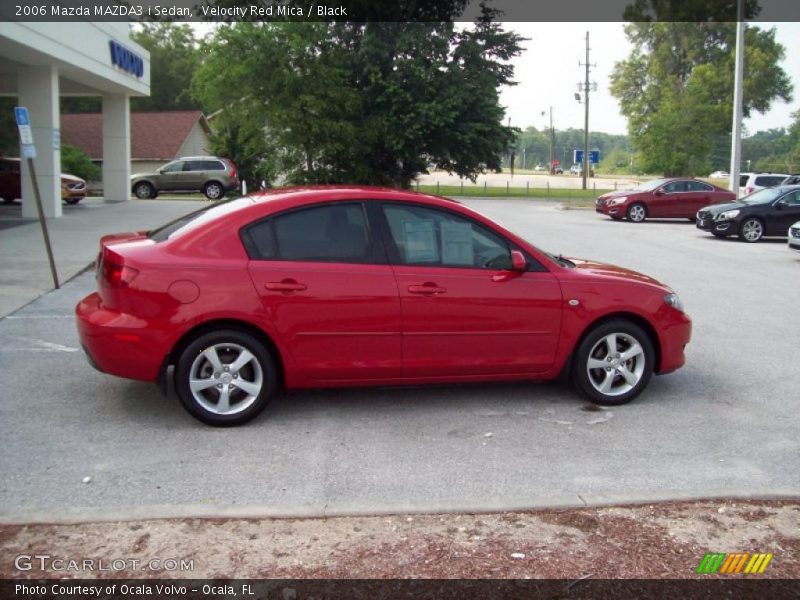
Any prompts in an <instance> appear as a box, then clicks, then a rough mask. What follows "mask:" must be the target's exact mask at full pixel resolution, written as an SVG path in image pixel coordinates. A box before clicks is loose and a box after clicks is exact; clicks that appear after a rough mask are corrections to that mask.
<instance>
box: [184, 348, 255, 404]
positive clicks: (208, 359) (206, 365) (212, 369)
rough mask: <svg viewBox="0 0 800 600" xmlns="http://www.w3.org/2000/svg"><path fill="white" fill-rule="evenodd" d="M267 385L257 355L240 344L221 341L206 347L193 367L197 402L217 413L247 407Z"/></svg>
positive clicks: (192, 383) (191, 380) (191, 376)
mask: <svg viewBox="0 0 800 600" xmlns="http://www.w3.org/2000/svg"><path fill="white" fill-rule="evenodd" d="M263 385H264V373H263V370H262V368H261V365H260V364H259V361H258V359H257V358H256V356H255V355H254V354H253V353H252V352H250V351H249V350H248V349H247V348H245V347H244V346H240V345H239V344H229V343H219V344H214V345H212V346H209V347H208V348H206V349H204V350H203V351H202V352H201V353H200V354H198V355H197V357H196V358H195V359H194V361H193V362H192V365H191V367H190V369H189V389H190V391H191V394H192V397H193V398H194V400H195V402H197V403H198V404H199V405H200V406H202V407H203V408H204V409H205V410H207V411H208V412H210V413H213V414H216V415H235V414H238V413H241V412H243V411H245V410H247V409H248V408H249V407H250V406H251V405H252V404H253V403H254V402H255V401H256V399H257V398H258V395H259V394H260V393H261V388H262V386H263Z"/></svg>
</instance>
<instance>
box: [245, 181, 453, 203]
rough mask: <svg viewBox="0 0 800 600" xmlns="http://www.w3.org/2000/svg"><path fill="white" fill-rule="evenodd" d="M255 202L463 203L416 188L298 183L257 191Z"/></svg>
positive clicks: (251, 196) (254, 197) (253, 197)
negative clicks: (387, 201) (392, 201)
mask: <svg viewBox="0 0 800 600" xmlns="http://www.w3.org/2000/svg"><path fill="white" fill-rule="evenodd" d="M249 197H250V198H252V199H253V200H254V201H255V202H274V201H278V200H289V199H296V200H297V201H298V203H302V204H305V203H308V202H325V201H331V202H335V201H338V200H345V199H348V198H350V199H353V200H393V199H394V200H406V199H409V197H411V198H413V199H415V200H430V201H433V202H441V201H444V202H447V203H451V204H461V203H460V202H458V201H457V200H453V199H452V198H445V197H444V196H435V195H433V194H423V193H420V192H415V191H414V190H403V189H399V188H391V187H381V186H370V185H346V184H336V185H334V184H331V185H298V186H293V187H285V188H279V189H274V190H266V191H263V192H255V193H253V194H250V196H249Z"/></svg>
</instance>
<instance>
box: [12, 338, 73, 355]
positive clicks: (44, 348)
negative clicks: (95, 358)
mask: <svg viewBox="0 0 800 600" xmlns="http://www.w3.org/2000/svg"><path fill="white" fill-rule="evenodd" d="M3 335H4V336H5V337H10V338H14V339H17V340H21V341H24V342H28V343H30V344H34V345H35V346H38V347H34V348H26V347H22V348H20V347H18V346H14V347H8V346H5V345H3V346H0V352H19V351H27V352H80V348H73V347H72V346H64V345H62V344H56V343H55V342H48V341H46V340H37V339H35V338H27V337H23V336H21V335H10V334H3Z"/></svg>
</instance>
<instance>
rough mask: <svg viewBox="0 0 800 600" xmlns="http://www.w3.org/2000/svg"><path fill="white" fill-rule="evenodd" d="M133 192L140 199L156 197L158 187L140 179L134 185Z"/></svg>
mask: <svg viewBox="0 0 800 600" xmlns="http://www.w3.org/2000/svg"><path fill="white" fill-rule="evenodd" d="M133 194H134V196H136V197H137V198H139V199H140V200H147V199H148V198H155V197H156V189H155V188H154V187H153V186H152V185H151V184H149V183H147V182H146V181H140V182H139V183H137V184H136V185H135V186H133Z"/></svg>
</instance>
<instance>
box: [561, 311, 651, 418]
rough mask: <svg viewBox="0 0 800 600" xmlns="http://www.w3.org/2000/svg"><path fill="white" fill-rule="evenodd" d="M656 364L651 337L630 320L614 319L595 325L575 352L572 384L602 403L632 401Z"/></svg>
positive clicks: (594, 401) (593, 400)
mask: <svg viewBox="0 0 800 600" xmlns="http://www.w3.org/2000/svg"><path fill="white" fill-rule="evenodd" d="M654 366H655V351H654V349H653V342H652V341H651V340H650V336H648V335H647V333H646V332H645V331H644V330H643V329H642V328H641V327H639V326H638V325H636V324H635V323H632V322H630V321H624V320H613V321H608V322H606V323H603V324H601V325H599V326H597V327H595V328H594V329H593V330H592V331H590V332H589V334H588V335H587V336H586V337H585V338H584V339H583V341H582V342H581V343H580V345H579V346H578V350H577V352H576V353H575V363H574V365H573V369H572V377H573V383H574V384H575V387H576V388H577V390H578V391H579V392H580V393H581V395H583V396H584V397H586V398H587V399H588V400H590V401H591V402H593V403H595V404H599V405H601V406H618V405H620V404H625V403H626V402H630V401H631V400H633V399H634V398H635V397H636V396H638V395H639V394H640V393H641V392H642V390H643V389H644V388H645V387H647V383H648V382H649V381H650V377H652V375H653V368H654Z"/></svg>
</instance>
